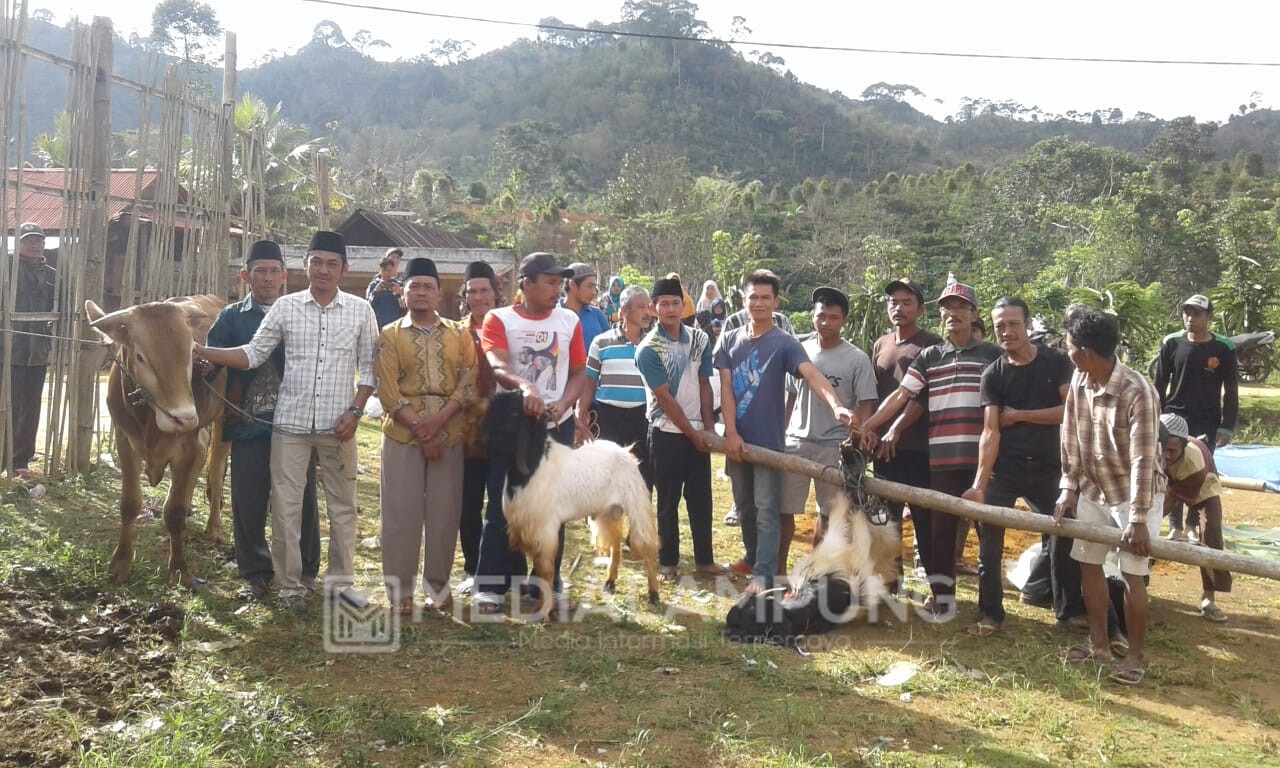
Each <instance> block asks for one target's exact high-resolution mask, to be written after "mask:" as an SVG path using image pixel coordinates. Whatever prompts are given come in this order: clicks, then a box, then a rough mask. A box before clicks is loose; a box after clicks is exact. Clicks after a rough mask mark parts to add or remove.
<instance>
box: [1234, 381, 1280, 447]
mask: <svg viewBox="0 0 1280 768" xmlns="http://www.w3.org/2000/svg"><path fill="white" fill-rule="evenodd" d="M1239 424H1240V428H1239V429H1238V430H1237V431H1236V435H1235V437H1234V438H1233V442H1235V443H1238V444H1240V445H1280V396H1278V395H1277V388H1276V387H1245V388H1242V389H1241V391H1240V418H1239Z"/></svg>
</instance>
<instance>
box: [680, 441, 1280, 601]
mask: <svg viewBox="0 0 1280 768" xmlns="http://www.w3.org/2000/svg"><path fill="white" fill-rule="evenodd" d="M704 434H707V436H708V439H709V440H710V442H711V447H712V448H714V449H715V451H716V452H717V453H724V447H725V440H724V438H723V437H721V436H719V435H716V434H713V433H704ZM743 458H744V459H746V460H747V461H748V462H750V463H752V464H760V465H762V466H766V467H773V468H774V469H780V470H782V471H784V472H791V473H793V474H797V475H806V476H808V477H812V478H813V479H815V480H822V481H825V482H828V483H832V484H835V485H843V484H844V478H843V477H842V476H841V474H840V471H839V470H837V469H836V468H834V467H828V466H824V465H822V464H818V463H817V462H813V461H809V460H808V459H802V458H800V457H799V456H791V455H788V454H785V453H778V452H777V451H771V450H769V449H767V448H760V447H758V446H754V445H752V446H749V447H748V449H747V453H746V454H745V455H744V456H743ZM865 487H866V489H867V491H868V492H870V493H873V494H875V495H876V496H880V497H881V498H884V499H889V500H891V501H901V502H906V503H907V504H910V505H912V506H918V507H924V508H926V509H936V510H939V511H941V512H947V513H949V514H952V515H957V516H959V517H964V518H968V519H969V520H977V521H978V522H980V523H991V524H993V525H999V526H1002V527H1004V528H1016V529H1018V530H1022V531H1034V532H1036V533H1050V534H1059V535H1062V536H1069V537H1071V538H1073V539H1083V540H1084V541H1093V542H1097V543H1099V544H1107V545H1109V546H1112V547H1118V546H1120V529H1119V528H1106V527H1103V526H1100V525H1092V524H1090V523H1082V522H1080V521H1078V520H1070V519H1065V520H1063V521H1062V524H1061V525H1057V526H1055V525H1054V524H1053V518H1052V517H1050V516H1049V515H1038V514H1035V513H1032V512H1023V511H1021V510H1017V509H1010V508H1008V507H993V506H990V505H988V504H978V503H975V502H972V501H966V500H965V499H961V498H959V497H957V496H949V495H947V494H945V493H938V492H937V491H931V490H929V489H927V488H914V487H912V486H909V485H902V484H901V483H893V482H889V481H888V480H881V479H879V478H875V477H868V478H867V479H866V482H865ZM1151 556H1152V557H1157V558H1159V559H1161V560H1172V561H1174V562H1178V563H1186V564H1187V565H1195V566H1200V567H1204V568H1213V569H1215V570H1220V571H1231V572H1232V573H1242V574H1248V575H1250V576H1261V577H1262V578H1265V579H1276V580H1277V581H1280V563H1273V562H1269V561H1267V560H1262V559H1260V558H1256V557H1249V556H1247V555H1237V554H1235V553H1233V552H1223V551H1221V550H1217V549H1210V548H1208V547H1198V546H1194V545H1191V544H1182V543H1180V542H1176V541H1168V540H1166V539H1161V538H1158V537H1157V538H1153V539H1152V540H1151Z"/></svg>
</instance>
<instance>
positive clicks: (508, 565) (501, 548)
mask: <svg viewBox="0 0 1280 768" xmlns="http://www.w3.org/2000/svg"><path fill="white" fill-rule="evenodd" d="M573 429H574V423H573V417H572V416H570V417H569V418H568V419H567V420H566V421H565V422H564V423H563V424H561V425H560V426H558V427H554V428H552V429H551V437H552V439H553V440H555V441H556V442H557V443H560V444H561V445H566V446H570V447H572V446H573ZM506 485H507V461H506V459H504V458H499V457H497V456H494V457H491V458H490V459H489V506H488V507H487V509H486V513H485V521H484V527H483V528H482V529H481V530H480V557H479V559H478V560H477V561H476V584H475V587H474V593H476V594H478V593H480V592H492V593H494V594H498V595H505V594H506V593H507V591H508V590H510V589H511V582H512V580H513V579H516V578H521V577H523V576H525V575H526V574H527V573H528V572H529V566H528V563H526V562H525V559H524V553H523V552H519V551H512V549H511V545H510V539H509V538H508V535H507V517H506V515H505V514H504V513H503V511H502V501H503V495H504V493H505V488H506ZM563 559H564V526H563V525H561V526H560V535H559V540H558V547H557V551H556V572H555V573H556V575H555V585H554V586H553V589H555V591H556V592H560V591H561V590H562V589H563V584H562V583H561V581H560V561H561V560H563Z"/></svg>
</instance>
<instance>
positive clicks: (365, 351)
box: [240, 290, 378, 433]
mask: <svg viewBox="0 0 1280 768" xmlns="http://www.w3.org/2000/svg"><path fill="white" fill-rule="evenodd" d="M375 322H376V321H375V320H374V316H373V309H372V308H370V307H369V302H367V301H365V300H364V299H362V298H360V297H359V296H352V295H351V294H349V293H344V292H342V291H338V292H337V293H336V294H334V297H333V300H332V301H330V302H329V304H328V306H324V307H322V306H320V305H319V304H318V303H316V300H315V297H314V296H312V295H311V291H310V290H306V291H298V292H297V293H290V294H286V295H284V296H281V297H280V298H279V299H277V300H276V303H275V304H272V305H271V310H270V311H269V312H267V316H266V317H264V318H263V319H262V325H260V326H258V331H257V333H255V334H254V335H253V339H252V340H250V341H249V343H248V344H245V345H244V346H242V347H240V349H241V350H243V351H244V353H245V354H246V355H248V357H249V367H250V368H257V367H258V366H260V365H262V364H263V363H265V362H266V361H267V358H268V357H270V355H271V352H272V350H274V349H275V348H276V347H277V346H278V345H280V344H281V343H283V344H284V360H285V362H284V377H283V379H282V380H281V382H280V398H279V400H278V401H277V403H276V414H275V423H276V425H277V426H279V427H281V428H283V429H286V430H290V431H298V432H304V433H329V432H332V431H333V426H334V424H336V423H337V421H338V419H339V418H341V417H342V414H343V413H344V412H345V411H346V410H347V409H348V408H349V407H350V406H351V400H352V394H353V392H354V388H353V387H352V383H351V382H352V379H357V383H356V386H359V387H372V386H374V378H373V353H374V346H375V345H376V343H377V339H378V327H377V325H376V324H375Z"/></svg>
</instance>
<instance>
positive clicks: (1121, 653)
mask: <svg viewBox="0 0 1280 768" xmlns="http://www.w3.org/2000/svg"><path fill="white" fill-rule="evenodd" d="M1107 645H1108V646H1109V647H1110V648H1111V655H1112V656H1115V657H1116V658H1118V659H1123V658H1124V657H1125V656H1128V655H1129V639H1128V638H1126V637H1125V636H1124V635H1116V636H1115V637H1113V638H1111V639H1110V640H1109V641H1107Z"/></svg>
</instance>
